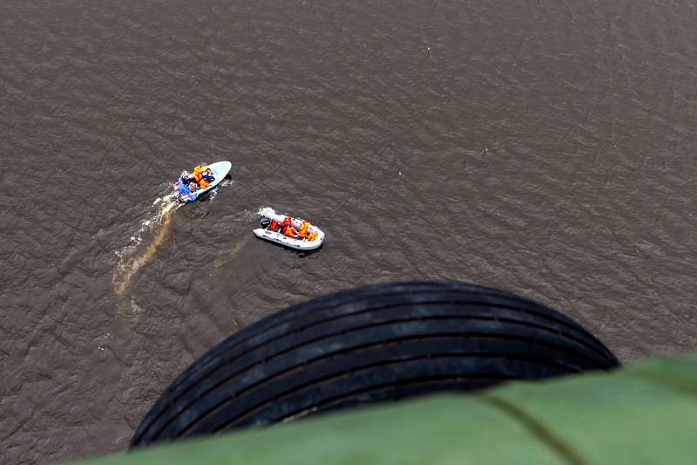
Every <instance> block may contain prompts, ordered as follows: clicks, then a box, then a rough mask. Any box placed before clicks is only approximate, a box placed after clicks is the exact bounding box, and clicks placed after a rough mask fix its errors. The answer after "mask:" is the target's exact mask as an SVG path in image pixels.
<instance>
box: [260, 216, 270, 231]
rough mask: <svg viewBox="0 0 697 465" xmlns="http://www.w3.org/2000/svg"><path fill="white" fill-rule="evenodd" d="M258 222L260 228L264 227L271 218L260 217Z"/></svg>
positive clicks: (267, 225) (266, 226) (268, 223)
mask: <svg viewBox="0 0 697 465" xmlns="http://www.w3.org/2000/svg"><path fill="white" fill-rule="evenodd" d="M259 224H261V227H262V228H264V229H266V228H268V227H269V225H270V224H271V220H270V219H268V218H262V219H261V221H259Z"/></svg>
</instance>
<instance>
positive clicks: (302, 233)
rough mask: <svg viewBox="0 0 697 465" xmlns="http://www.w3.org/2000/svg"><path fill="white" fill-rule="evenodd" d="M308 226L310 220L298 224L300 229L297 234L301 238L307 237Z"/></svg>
mask: <svg viewBox="0 0 697 465" xmlns="http://www.w3.org/2000/svg"><path fill="white" fill-rule="evenodd" d="M309 227H310V222H309V221H303V223H302V224H301V225H300V231H298V236H300V237H302V238H303V239H304V238H306V237H307V228H309Z"/></svg>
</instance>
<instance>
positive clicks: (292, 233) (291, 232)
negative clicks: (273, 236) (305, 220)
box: [283, 226, 298, 237]
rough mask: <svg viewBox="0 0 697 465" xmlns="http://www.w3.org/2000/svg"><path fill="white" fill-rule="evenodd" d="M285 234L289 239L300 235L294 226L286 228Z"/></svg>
mask: <svg viewBox="0 0 697 465" xmlns="http://www.w3.org/2000/svg"><path fill="white" fill-rule="evenodd" d="M283 234H285V235H286V236H288V237H295V236H297V235H298V231H297V230H296V229H295V228H294V227H293V226H286V228H285V229H284V230H283Z"/></svg>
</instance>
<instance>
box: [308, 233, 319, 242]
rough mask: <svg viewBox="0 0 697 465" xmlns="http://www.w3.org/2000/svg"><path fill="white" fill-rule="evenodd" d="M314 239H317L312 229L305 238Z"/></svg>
mask: <svg viewBox="0 0 697 465" xmlns="http://www.w3.org/2000/svg"><path fill="white" fill-rule="evenodd" d="M315 239H317V231H312V232H311V233H310V234H308V236H307V240H308V241H310V242H312V241H314V240H315Z"/></svg>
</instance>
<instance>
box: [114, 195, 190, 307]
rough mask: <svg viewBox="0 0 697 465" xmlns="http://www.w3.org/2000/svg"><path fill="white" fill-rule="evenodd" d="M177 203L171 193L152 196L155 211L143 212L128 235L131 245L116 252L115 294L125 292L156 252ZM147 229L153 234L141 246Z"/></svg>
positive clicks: (177, 206) (167, 229) (119, 294)
mask: <svg viewBox="0 0 697 465" xmlns="http://www.w3.org/2000/svg"><path fill="white" fill-rule="evenodd" d="M180 206H181V203H180V202H179V201H178V200H176V199H174V198H173V197H172V196H171V195H166V196H163V197H160V198H158V199H157V200H155V202H153V207H154V211H153V212H151V213H150V214H148V215H147V216H146V218H145V219H144V220H143V221H142V222H141V225H140V229H139V230H138V232H136V233H135V235H133V236H131V245H129V246H127V247H125V248H124V249H122V250H121V251H119V252H116V254H117V255H118V257H119V262H118V263H117V265H116V270H115V271H114V281H113V285H114V292H115V293H116V295H118V296H123V295H124V294H125V293H126V291H127V290H128V288H129V286H130V284H131V280H132V279H133V277H134V276H135V275H136V273H137V272H138V270H140V269H141V268H142V267H143V266H144V265H146V264H147V263H148V262H149V261H150V259H152V257H153V256H154V255H155V253H156V252H157V250H158V249H159V248H160V246H161V245H162V243H163V242H164V239H165V237H166V236H167V233H168V232H169V229H170V227H171V225H172V218H173V216H174V212H175V211H176V210H177V208H179V207H180ZM150 233H152V234H154V236H153V239H152V241H151V242H150V243H148V244H147V246H145V247H144V248H143V247H140V245H141V244H142V243H143V241H144V237H146V236H149V235H150Z"/></svg>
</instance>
